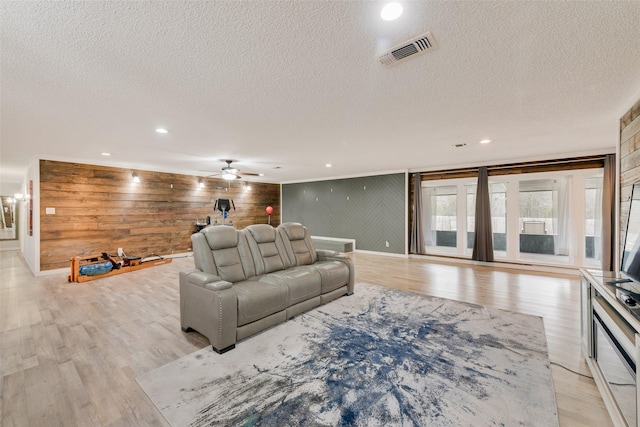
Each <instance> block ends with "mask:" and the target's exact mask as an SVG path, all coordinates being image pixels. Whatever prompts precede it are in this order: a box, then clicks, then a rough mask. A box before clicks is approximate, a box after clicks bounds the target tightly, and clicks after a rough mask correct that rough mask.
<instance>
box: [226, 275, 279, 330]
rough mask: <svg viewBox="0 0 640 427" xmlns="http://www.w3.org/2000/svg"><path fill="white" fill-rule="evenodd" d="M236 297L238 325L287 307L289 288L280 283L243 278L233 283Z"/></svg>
mask: <svg viewBox="0 0 640 427" xmlns="http://www.w3.org/2000/svg"><path fill="white" fill-rule="evenodd" d="M233 289H234V290H235V291H236V295H237V297H238V326H242V325H246V324H248V323H251V322H255V321H256V320H260V319H262V318H263V317H267V316H269V315H271V314H273V313H276V312H278V311H282V310H284V309H286V308H287V296H288V295H289V290H288V288H287V286H286V285H284V284H282V283H276V282H274V283H267V282H261V281H258V280H245V281H242V282H237V283H234V284H233Z"/></svg>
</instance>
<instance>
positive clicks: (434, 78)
mask: <svg viewBox="0 0 640 427" xmlns="http://www.w3.org/2000/svg"><path fill="white" fill-rule="evenodd" d="M403 4H404V9H405V13H404V15H403V16H402V17H401V18H400V19H398V20H397V21H393V22H385V21H382V20H381V19H380V18H379V11H380V8H381V7H382V5H383V2H377V1H229V2H227V1H189V2H182V1H166V2H162V1H130V2H101V1H84V2H82V1H58V2H51V1H46V2H40V1H8V0H3V1H2V2H0V12H1V13H0V15H1V18H0V19H1V22H0V24H1V31H2V33H1V40H0V41H1V46H0V48H1V50H0V54H1V66H2V69H1V74H0V90H1V111H0V113H1V116H0V119H1V123H0V124H1V138H2V139H1V147H0V148H1V151H0V156H1V160H0V168H1V171H0V173H1V179H2V180H3V182H19V181H20V178H21V174H22V173H23V171H24V169H25V167H26V166H27V165H28V164H29V163H30V162H31V160H32V159H33V158H36V157H42V158H48V159H54V160H67V161H79V162H83V163H95V164H108V165H113V166H120V167H131V168H138V169H151V170H157V171H167V172H177V173H185V174H193V175H207V172H203V170H209V171H218V170H219V169H220V168H221V167H222V166H224V163H223V162H221V159H226V158H229V159H236V160H238V163H237V166H238V167H239V168H240V169H242V170H246V171H251V172H263V173H264V174H265V176H264V177H263V178H257V179H256V180H263V181H268V182H287V181H295V180H306V179H321V178H325V177H338V176H351V175H359V174H369V173H377V172H384V171H395V170H407V169H408V170H416V169H433V168H440V167H455V166H457V165H469V164H475V165H478V164H491V163H496V162H502V161H512V160H517V159H541V158H550V157H560V156H564V155H571V154H576V153H594V152H606V151H611V150H613V149H614V147H615V145H616V143H617V139H618V120H619V118H620V116H621V115H622V114H623V113H624V112H625V111H626V110H627V109H628V108H630V106H631V105H632V104H633V103H634V101H637V99H638V98H640V42H639V40H640V25H638V22H640V1H626V2H582V1H580V2H533V1H531V2H521V1H518V2H514V1H497V2H486V1H460V2H454V1H446V2H431V1H425V2H404V3H403ZM427 31H431V33H432V34H433V37H434V38H435V40H436V42H437V44H438V48H437V49H435V50H433V51H431V52H428V53H426V54H423V55H417V56H415V57H411V58H409V59H407V60H405V61H402V62H399V63H397V64H395V65H393V66H383V65H381V64H380V63H379V62H378V61H377V59H376V57H375V56H376V54H377V53H381V52H382V51H384V50H385V49H388V48H390V47H393V46H395V45H397V44H399V43H402V42H404V41H406V40H408V39H411V38H413V37H415V36H418V35H421V34H423V33H425V32H427ZM160 126H162V127H166V128H168V129H169V130H170V132H169V133H168V134H167V135H160V134H157V133H155V132H154V129H155V128H156V127H160ZM485 138H489V139H492V140H493V142H492V143H491V144H487V145H480V144H478V141H479V140H481V139H485ZM461 143H466V144H467V146H466V147H464V148H457V149H456V148H453V147H452V145H453V144H461ZM103 151H108V152H111V153H112V156H111V157H108V158H106V157H103V156H101V155H100V152H103ZM325 163H332V164H333V168H330V169H329V168H325V166H324V165H325ZM276 167H280V169H275V168H276Z"/></svg>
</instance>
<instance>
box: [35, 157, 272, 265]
mask: <svg viewBox="0 0 640 427" xmlns="http://www.w3.org/2000/svg"><path fill="white" fill-rule="evenodd" d="M134 172H135V173H137V174H138V175H139V176H140V181H141V182H140V183H137V184H136V183H133V180H132V174H133V173H134ZM198 179H200V178H199V177H197V176H191V175H178V174H171V173H162V172H150V171H142V170H132V169H120V168H114V167H107V166H95V165H85V164H78V163H66V162H57V161H49V160H41V161H40V269H41V270H43V271H44V270H52V269H57V268H67V267H69V260H70V258H71V257H72V256H76V255H78V256H86V255H92V254H97V253H102V252H108V253H110V254H117V250H118V248H123V249H124V251H125V253H126V254H127V255H129V256H143V257H144V256H148V255H150V254H157V255H169V254H173V253H182V252H189V251H190V250H191V234H192V233H193V232H195V231H196V226H195V222H196V219H199V220H200V221H204V219H205V218H206V216H207V215H209V216H211V221H212V222H213V219H214V216H213V215H214V214H213V204H214V201H215V200H216V199H218V198H230V199H233V201H234V203H235V206H236V215H235V216H234V218H233V225H234V227H235V228H237V229H242V228H244V227H246V226H247V225H251V224H256V223H263V224H265V223H267V215H266V213H265V208H266V207H267V206H273V214H272V215H271V224H272V225H274V226H277V225H278V224H279V223H280V185H279V184H269V183H256V182H253V183H251V190H245V189H244V183H242V182H237V181H233V182H231V185H230V188H229V187H228V182H227V181H225V180H222V179H216V178H202V179H203V181H204V182H205V188H199V187H198ZM46 208H55V214H54V215H47V214H46Z"/></svg>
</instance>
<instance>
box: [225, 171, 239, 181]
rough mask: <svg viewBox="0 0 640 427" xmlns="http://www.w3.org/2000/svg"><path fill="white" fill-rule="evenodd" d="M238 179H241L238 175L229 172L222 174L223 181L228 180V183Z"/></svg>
mask: <svg viewBox="0 0 640 427" xmlns="http://www.w3.org/2000/svg"><path fill="white" fill-rule="evenodd" d="M238 178H239V177H238V175H236V174H235V173H231V172H228V171H225V172H224V173H223V174H222V179H226V180H227V181H233V180H234V179H238Z"/></svg>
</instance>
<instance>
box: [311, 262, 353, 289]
mask: <svg viewBox="0 0 640 427" xmlns="http://www.w3.org/2000/svg"><path fill="white" fill-rule="evenodd" d="M310 267H314V268H315V269H317V270H318V272H319V273H320V277H322V293H323V294H324V293H326V292H330V291H333V290H334V289H338V288H339V287H340V286H344V285H346V284H347V283H349V267H347V265H346V264H345V263H343V262H340V261H320V262H317V263H315V264H313V265H312V266H310Z"/></svg>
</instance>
